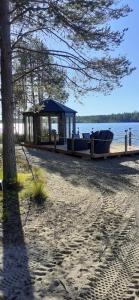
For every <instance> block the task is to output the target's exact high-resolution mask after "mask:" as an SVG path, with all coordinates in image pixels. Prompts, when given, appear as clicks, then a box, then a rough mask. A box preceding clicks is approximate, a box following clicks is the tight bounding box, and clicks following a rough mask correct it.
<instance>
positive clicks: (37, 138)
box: [23, 99, 76, 145]
mask: <svg viewBox="0 0 139 300" xmlns="http://www.w3.org/2000/svg"><path fill="white" fill-rule="evenodd" d="M41 106H42V109H41V110H40V111H39V112H33V111H27V112H24V113H23V120H24V142H25V143H29V144H34V145H41V144H46V145H47V144H54V143H55V142H56V143H57V144H60V145H64V144H65V143H66V139H67V138H69V137H71V136H72V134H75V131H76V111H74V110H72V109H71V108H69V107H67V106H65V105H63V104H61V103H59V102H58V101H55V100H52V99H47V100H45V101H43V102H42V103H41Z"/></svg>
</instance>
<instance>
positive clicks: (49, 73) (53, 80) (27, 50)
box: [14, 36, 68, 115]
mask: <svg viewBox="0 0 139 300" xmlns="http://www.w3.org/2000/svg"><path fill="white" fill-rule="evenodd" d="M19 47H20V51H18V52H17V56H16V58H15V59H14V78H15V84H14V100H15V102H16V113H17V115H18V112H19V111H21V110H26V108H27V104H28V103H32V104H33V108H34V111H36V112H37V111H39V109H40V107H39V106H41V104H40V103H41V101H42V100H43V99H44V98H47V97H48V96H50V97H52V98H54V99H59V100H61V102H63V103H64V102H65V101H66V99H67V98H68V93H67V92H66V89H65V85H66V73H65V71H64V70H61V69H60V68H59V67H57V66H55V65H54V64H53V58H52V57H51V56H50V55H49V53H48V49H47V47H46V46H45V45H44V43H43V42H42V41H40V40H39V39H38V38H37V37H36V38H34V37H33V36H30V41H28V42H20V46H19ZM17 79H18V80H17Z"/></svg>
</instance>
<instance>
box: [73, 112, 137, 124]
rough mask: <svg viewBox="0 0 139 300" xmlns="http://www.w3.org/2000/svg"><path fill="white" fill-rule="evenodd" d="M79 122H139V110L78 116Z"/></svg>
mask: <svg viewBox="0 0 139 300" xmlns="http://www.w3.org/2000/svg"><path fill="white" fill-rule="evenodd" d="M76 120H77V123H117V122H123V123H125V122H139V112H136V111H135V112H133V113H119V114H111V115H96V116H77V119H76Z"/></svg>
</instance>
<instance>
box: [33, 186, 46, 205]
mask: <svg viewBox="0 0 139 300" xmlns="http://www.w3.org/2000/svg"><path fill="white" fill-rule="evenodd" d="M31 198H32V200H33V203H34V204H36V205H38V206H40V205H43V204H44V202H45V200H46V199H47V194H46V191H45V186H44V183H43V182H41V181H37V182H36V181H35V182H33V185H32V193H31Z"/></svg>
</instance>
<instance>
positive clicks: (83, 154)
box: [21, 143, 139, 159]
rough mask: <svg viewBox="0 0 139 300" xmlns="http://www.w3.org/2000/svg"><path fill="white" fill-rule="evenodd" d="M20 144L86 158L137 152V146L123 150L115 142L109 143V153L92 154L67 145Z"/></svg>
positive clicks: (138, 147) (123, 147)
mask: <svg viewBox="0 0 139 300" xmlns="http://www.w3.org/2000/svg"><path fill="white" fill-rule="evenodd" d="M21 145H22V146H25V147H27V148H35V149H41V150H45V151H52V152H57V153H63V154H67V155H73V156H78V157H81V158H86V159H96V158H107V157H114V156H126V155H133V154H139V146H128V147H127V151H126V152H125V146H124V145H122V144H117V145H116V144H111V147H110V153H102V154H92V155H91V153H90V150H82V151H69V150H67V145H57V146H56V149H55V146H54V145H33V144H26V143H22V144H21Z"/></svg>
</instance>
